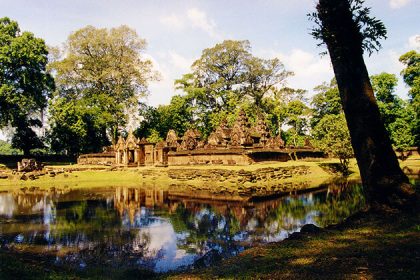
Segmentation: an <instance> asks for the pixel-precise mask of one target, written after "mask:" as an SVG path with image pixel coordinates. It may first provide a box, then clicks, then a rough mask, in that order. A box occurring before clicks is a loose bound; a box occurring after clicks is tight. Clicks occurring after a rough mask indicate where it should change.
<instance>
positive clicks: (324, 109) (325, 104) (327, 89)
mask: <svg viewBox="0 0 420 280" xmlns="http://www.w3.org/2000/svg"><path fill="white" fill-rule="evenodd" d="M314 90H315V91H316V92H317V94H316V95H315V96H314V97H313V98H312V102H311V105H312V111H313V113H312V119H311V127H312V128H313V127H315V126H316V125H317V124H318V123H319V121H320V120H321V119H322V118H323V117H324V116H326V115H338V114H340V113H342V112H343V108H342V106H341V99H340V92H339V91H338V86H337V82H336V80H335V79H332V80H331V82H330V84H326V83H324V84H322V85H319V86H317V87H316V88H315V89H314Z"/></svg>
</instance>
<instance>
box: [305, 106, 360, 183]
mask: <svg viewBox="0 0 420 280" xmlns="http://www.w3.org/2000/svg"><path fill="white" fill-rule="evenodd" d="M312 135H313V136H314V138H315V140H316V144H317V146H318V147H319V148H320V149H321V150H322V151H324V152H326V153H327V154H329V155H331V156H333V157H336V158H338V159H339V160H340V165H341V170H342V172H343V174H344V175H348V173H349V163H350V158H352V157H353V149H352V147H351V142H350V134H349V130H348V129H347V123H346V119H345V117H344V114H343V113H340V114H328V115H325V116H324V117H323V118H322V119H321V120H320V121H319V122H318V123H317V124H316V126H315V127H314V129H313V130H312Z"/></svg>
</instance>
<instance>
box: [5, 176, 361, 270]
mask: <svg viewBox="0 0 420 280" xmlns="http://www.w3.org/2000/svg"><path fill="white" fill-rule="evenodd" d="M202 197H206V195H205V194H201V193H195V194H194V196H192V195H188V194H186V193H177V192H171V191H163V190H159V189H155V190H145V189H142V188H115V189H112V190H101V191H95V192H88V191H69V192H67V193H51V192H40V191H33V192H29V191H26V192H24V191H17V192H11V193H0V245H1V248H2V250H8V249H13V248H16V247H19V246H21V245H22V244H24V245H25V247H21V249H22V248H25V249H24V250H31V252H32V253H39V254H46V252H47V253H48V254H47V255H48V256H51V261H52V262H54V263H55V264H57V265H70V266H77V267H79V268H84V267H86V266H101V265H104V264H105V265H111V266H115V267H147V268H150V269H153V270H154V271H168V270H173V269H180V268H186V267H190V266H203V265H209V264H211V263H213V262H215V261H216V260H218V259H221V258H226V257H229V256H233V255H236V254H238V253H239V252H241V251H242V250H244V249H245V248H246V247H249V246H252V245H254V244H256V243H264V242H272V241H279V240H282V239H284V238H286V237H287V236H288V235H289V234H291V233H293V232H295V231H299V230H300V228H301V227H302V226H303V225H304V224H307V223H313V224H316V225H318V226H321V227H323V226H326V225H329V224H332V223H337V222H339V221H341V220H342V219H344V218H346V217H348V216H349V215H351V214H352V213H354V212H355V211H357V210H358V209H360V208H361V207H362V206H363V204H364V200H363V195H362V188H361V186H360V185H359V184H354V183H351V184H349V183H348V182H341V183H340V182H339V183H337V182H336V183H331V184H328V185H326V186H325V188H323V189H322V190H319V191H316V192H311V193H306V194H300V195H291V196H285V197H279V198H275V199H273V198H270V199H264V198H258V199H255V198H252V197H239V196H235V197H233V196H232V197H229V196H214V195H213V199H211V200H203V199H201V198H202Z"/></svg>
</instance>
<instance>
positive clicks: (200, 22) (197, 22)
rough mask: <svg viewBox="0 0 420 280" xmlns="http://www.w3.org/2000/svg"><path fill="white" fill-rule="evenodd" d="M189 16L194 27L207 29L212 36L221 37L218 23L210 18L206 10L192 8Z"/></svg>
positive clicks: (188, 13) (188, 12)
mask: <svg viewBox="0 0 420 280" xmlns="http://www.w3.org/2000/svg"><path fill="white" fill-rule="evenodd" d="M187 18H188V19H189V20H190V22H191V24H192V26H193V27H195V28H198V29H201V30H203V31H205V32H206V33H207V34H208V35H209V36H210V37H212V38H216V39H219V38H220V35H219V34H218V32H217V31H216V23H215V22H214V20H212V19H209V18H208V17H207V14H206V13H205V12H203V11H201V10H199V9H197V8H192V9H189V10H188V11H187Z"/></svg>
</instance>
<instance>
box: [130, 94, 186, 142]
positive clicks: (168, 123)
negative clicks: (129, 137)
mask: <svg viewBox="0 0 420 280" xmlns="http://www.w3.org/2000/svg"><path fill="white" fill-rule="evenodd" d="M140 107H141V109H140V115H141V117H142V121H141V122H140V126H139V127H138V128H137V129H136V131H135V133H134V134H135V135H136V136H137V137H140V138H143V137H145V138H148V137H150V136H151V134H152V133H157V134H158V135H159V137H160V138H162V139H164V138H166V134H167V133H168V131H169V130H170V129H174V130H175V131H176V132H177V133H178V135H182V134H184V132H185V131H186V130H187V129H188V128H191V127H192V126H193V124H194V120H193V116H192V111H193V107H192V105H191V102H190V100H189V99H188V98H187V96H181V95H175V96H173V97H172V99H171V102H170V104H169V105H159V106H158V107H157V108H154V107H152V106H147V105H146V104H141V106H140ZM155 138H156V137H155Z"/></svg>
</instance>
